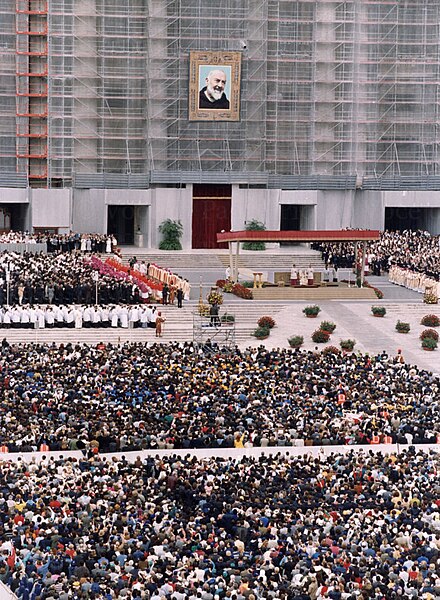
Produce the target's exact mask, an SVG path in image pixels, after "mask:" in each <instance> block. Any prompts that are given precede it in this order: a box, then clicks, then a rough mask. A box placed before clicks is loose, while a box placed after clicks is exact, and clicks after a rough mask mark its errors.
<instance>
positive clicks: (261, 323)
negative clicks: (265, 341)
mask: <svg viewBox="0 0 440 600" xmlns="http://www.w3.org/2000/svg"><path fill="white" fill-rule="evenodd" d="M257 323H258V327H267V328H268V329H272V328H273V327H275V320H274V319H272V317H260V318H259V319H258V321H257Z"/></svg>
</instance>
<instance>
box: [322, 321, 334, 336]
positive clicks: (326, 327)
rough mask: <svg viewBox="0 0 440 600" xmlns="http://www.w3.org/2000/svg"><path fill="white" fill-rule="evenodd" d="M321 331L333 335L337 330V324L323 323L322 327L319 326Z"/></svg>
mask: <svg viewBox="0 0 440 600" xmlns="http://www.w3.org/2000/svg"><path fill="white" fill-rule="evenodd" d="M319 329H320V330H321V331H326V332H327V333H333V332H334V330H335V329H336V324H335V323H332V322H331V321H321V325H320V326H319Z"/></svg>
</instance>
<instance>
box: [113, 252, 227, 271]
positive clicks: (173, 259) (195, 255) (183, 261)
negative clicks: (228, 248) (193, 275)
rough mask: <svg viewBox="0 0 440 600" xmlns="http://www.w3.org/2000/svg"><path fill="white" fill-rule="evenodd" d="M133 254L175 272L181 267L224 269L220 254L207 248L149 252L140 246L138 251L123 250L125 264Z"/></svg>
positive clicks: (122, 256)
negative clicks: (186, 250)
mask: <svg viewBox="0 0 440 600" xmlns="http://www.w3.org/2000/svg"><path fill="white" fill-rule="evenodd" d="M133 256H136V258H137V259H138V260H139V261H144V262H146V263H154V264H155V265H159V266H160V267H166V268H168V269H171V270H172V271H173V272H175V273H178V272H179V270H181V269H200V268H211V269H220V270H223V263H222V262H221V260H220V259H219V256H218V255H217V254H214V253H208V252H206V251H205V250H203V251H201V252H198V251H196V250H192V251H191V252H184V251H183V250H182V251H180V252H173V251H169V252H166V251H162V252H158V251H155V250H152V251H151V252H149V251H148V250H145V248H139V250H138V251H133V250H130V251H126V252H125V251H124V250H123V251H122V254H121V258H122V262H123V263H124V264H128V263H129V262H130V260H131V259H132V257H133Z"/></svg>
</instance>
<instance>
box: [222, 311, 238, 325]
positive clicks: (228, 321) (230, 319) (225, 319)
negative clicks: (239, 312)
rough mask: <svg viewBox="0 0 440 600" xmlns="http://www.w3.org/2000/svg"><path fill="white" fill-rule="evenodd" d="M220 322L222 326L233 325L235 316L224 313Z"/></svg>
mask: <svg viewBox="0 0 440 600" xmlns="http://www.w3.org/2000/svg"><path fill="white" fill-rule="evenodd" d="M220 321H221V323H223V324H224V325H232V324H233V323H235V315H230V314H228V313H227V312H225V314H224V315H221V317H220Z"/></svg>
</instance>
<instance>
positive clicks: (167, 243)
mask: <svg viewBox="0 0 440 600" xmlns="http://www.w3.org/2000/svg"><path fill="white" fill-rule="evenodd" d="M159 233H161V234H162V241H161V242H160V244H159V249H160V250H182V244H181V243H180V238H181V237H182V233H183V225H182V223H181V222H180V221H173V220H172V219H165V221H162V223H161V224H160V225H159Z"/></svg>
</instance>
